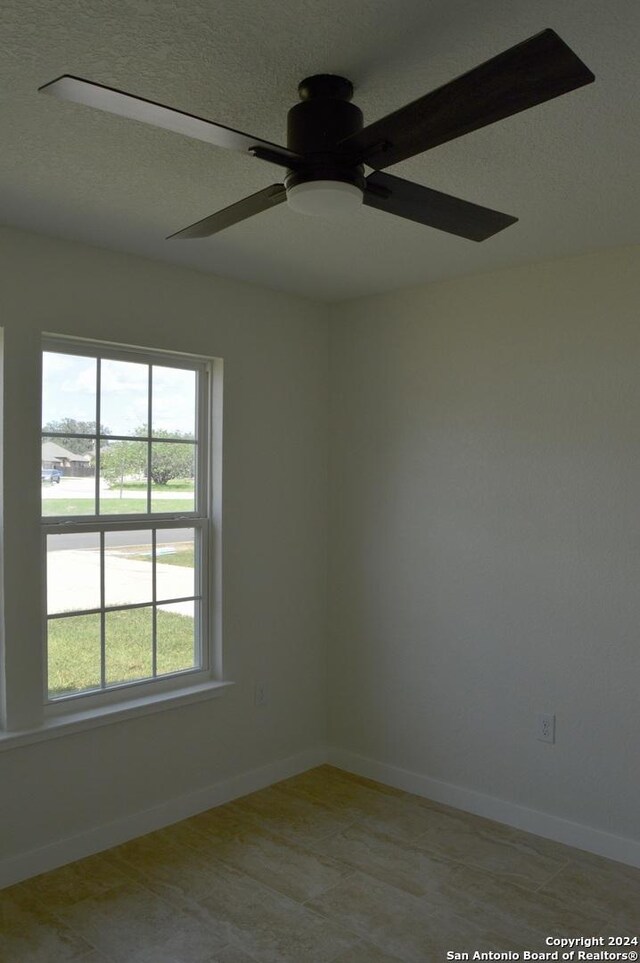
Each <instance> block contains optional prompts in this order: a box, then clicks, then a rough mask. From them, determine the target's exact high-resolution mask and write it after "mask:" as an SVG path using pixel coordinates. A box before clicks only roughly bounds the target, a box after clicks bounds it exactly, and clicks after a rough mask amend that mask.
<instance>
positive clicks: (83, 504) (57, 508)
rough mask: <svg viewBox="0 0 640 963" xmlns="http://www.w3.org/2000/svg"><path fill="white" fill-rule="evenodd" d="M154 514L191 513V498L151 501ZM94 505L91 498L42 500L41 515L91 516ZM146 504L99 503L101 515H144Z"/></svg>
mask: <svg viewBox="0 0 640 963" xmlns="http://www.w3.org/2000/svg"><path fill="white" fill-rule="evenodd" d="M151 508H152V511H155V512H192V511H193V496H191V497H185V498H162V499H160V498H158V499H155V500H154V499H153V498H152V499H151ZM94 511H95V503H94V501H93V499H92V498H43V499H42V514H43V515H45V516H50V515H93V513H94ZM146 511H147V503H146V501H145V499H144V498H103V499H102V500H101V503H100V514H101V515H144V514H146Z"/></svg>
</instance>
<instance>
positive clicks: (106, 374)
mask: <svg viewBox="0 0 640 963" xmlns="http://www.w3.org/2000/svg"><path fill="white" fill-rule="evenodd" d="M96 372H97V361H96V359H95V358H86V357H81V356H79V355H71V354H60V353H58V352H50V351H46V352H45V353H44V354H43V376H42V424H43V425H46V424H48V423H49V422H51V421H60V420H61V419H62V418H74V419H76V420H77V421H93V422H95V420H96V408H97V405H96V381H97V377H96ZM152 382H153V404H152V425H153V430H154V432H155V431H157V430H166V431H170V432H175V431H177V432H181V433H184V432H189V433H191V434H193V433H194V431H195V406H196V390H195V387H196V373H195V372H194V371H188V370H185V369H183V368H170V367H165V366H160V365H153V366H152ZM148 383H149V365H147V364H144V363H138V362H129V361H112V360H103V361H102V364H101V399H100V422H101V424H102V425H104V426H105V427H106V428H108V429H109V431H110V433H111V434H112V435H134V434H135V433H136V429H138V428H140V426H141V425H145V424H146V423H147V422H148V420H149V417H148Z"/></svg>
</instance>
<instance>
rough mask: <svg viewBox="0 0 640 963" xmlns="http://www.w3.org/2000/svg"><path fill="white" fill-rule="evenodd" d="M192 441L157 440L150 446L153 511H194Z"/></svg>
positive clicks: (193, 445)
mask: <svg viewBox="0 0 640 963" xmlns="http://www.w3.org/2000/svg"><path fill="white" fill-rule="evenodd" d="M195 458H196V446H195V444H194V443H193V442H170V441H164V442H163V441H154V442H153V443H152V445H151V482H152V489H151V511H152V512H192V511H194V510H195Z"/></svg>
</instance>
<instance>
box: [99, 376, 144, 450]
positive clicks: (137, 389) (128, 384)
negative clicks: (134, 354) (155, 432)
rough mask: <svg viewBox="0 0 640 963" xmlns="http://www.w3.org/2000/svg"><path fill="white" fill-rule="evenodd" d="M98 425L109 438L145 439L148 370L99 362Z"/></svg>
mask: <svg viewBox="0 0 640 963" xmlns="http://www.w3.org/2000/svg"><path fill="white" fill-rule="evenodd" d="M100 421H101V423H102V424H103V425H104V427H105V429H106V430H107V433H108V434H111V435H140V434H142V435H146V433H147V427H146V426H147V425H148V423H149V366H148V365H146V364H138V363H137V362H132V361H109V360H103V361H102V362H101V368H100Z"/></svg>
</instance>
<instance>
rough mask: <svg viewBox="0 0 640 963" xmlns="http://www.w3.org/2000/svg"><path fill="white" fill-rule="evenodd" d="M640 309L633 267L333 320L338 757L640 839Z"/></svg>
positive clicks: (518, 282)
mask: <svg viewBox="0 0 640 963" xmlns="http://www.w3.org/2000/svg"><path fill="white" fill-rule="evenodd" d="M639 304H640V249H638V248H635V249H634V248H627V249H618V250H617V251H610V252H604V253H600V254H597V255H592V256H585V257H580V258H576V259H568V260H562V261H556V262H553V263H549V264H540V265H533V266H529V267H524V268H517V269H510V270H506V271H500V272H497V273H494V274H490V275H485V276H482V277H474V278H466V279H461V280H456V281H452V282H447V283H440V284H434V285H430V286H427V287H424V288H421V289H414V290H411V291H405V292H400V293H397V294H393V295H388V296H384V297H376V298H371V299H363V300H358V301H355V302H349V303H345V304H342V305H340V306H337V307H336V308H334V309H333V322H332V342H331V358H332V419H331V422H330V432H331V437H332V440H333V447H332V456H331V462H332V470H331V474H332V522H331V524H332V529H331V531H332V543H331V544H332V553H331V559H332V562H331V566H330V567H331V581H330V598H331V599H332V605H331V641H330V668H329V693H330V737H331V741H332V743H333V744H334V745H336V746H339V747H342V749H343V750H348V751H350V752H352V753H357V754H360V755H362V756H364V757H368V758H369V759H373V760H377V761H378V762H381V763H384V764H387V765H390V766H397V767H401V768H403V769H406V770H409V771H410V772H412V773H415V774H418V775H421V776H426V777H429V778H431V779H435V780H443V781H445V782H448V783H451V784H453V785H454V786H458V787H462V788H465V789H467V790H471V791H472V792H475V793H484V794H488V795H490V796H494V797H499V798H501V799H503V800H506V801H509V802H511V803H514V804H518V805H522V806H526V807H530V808H532V809H537V810H540V811H542V812H543V813H550V814H553V815H555V816H557V817H562V818H564V819H567V820H571V821H575V822H577V823H583V824H586V825H587V826H592V827H596V828H598V829H600V830H604V831H606V832H609V833H613V834H619V835H621V836H625V837H627V838H629V839H634V840H639V839H640V828H639V826H638V798H639V797H640V753H638V738H639V733H640V698H639V697H638V691H639V685H640V319H639V317H638V305H639ZM542 711H544V712H555V713H557V743H556V745H555V746H550V745H546V744H544V743H542V742H538V741H536V738H535V733H534V722H535V715H536V713H537V712H542Z"/></svg>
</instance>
